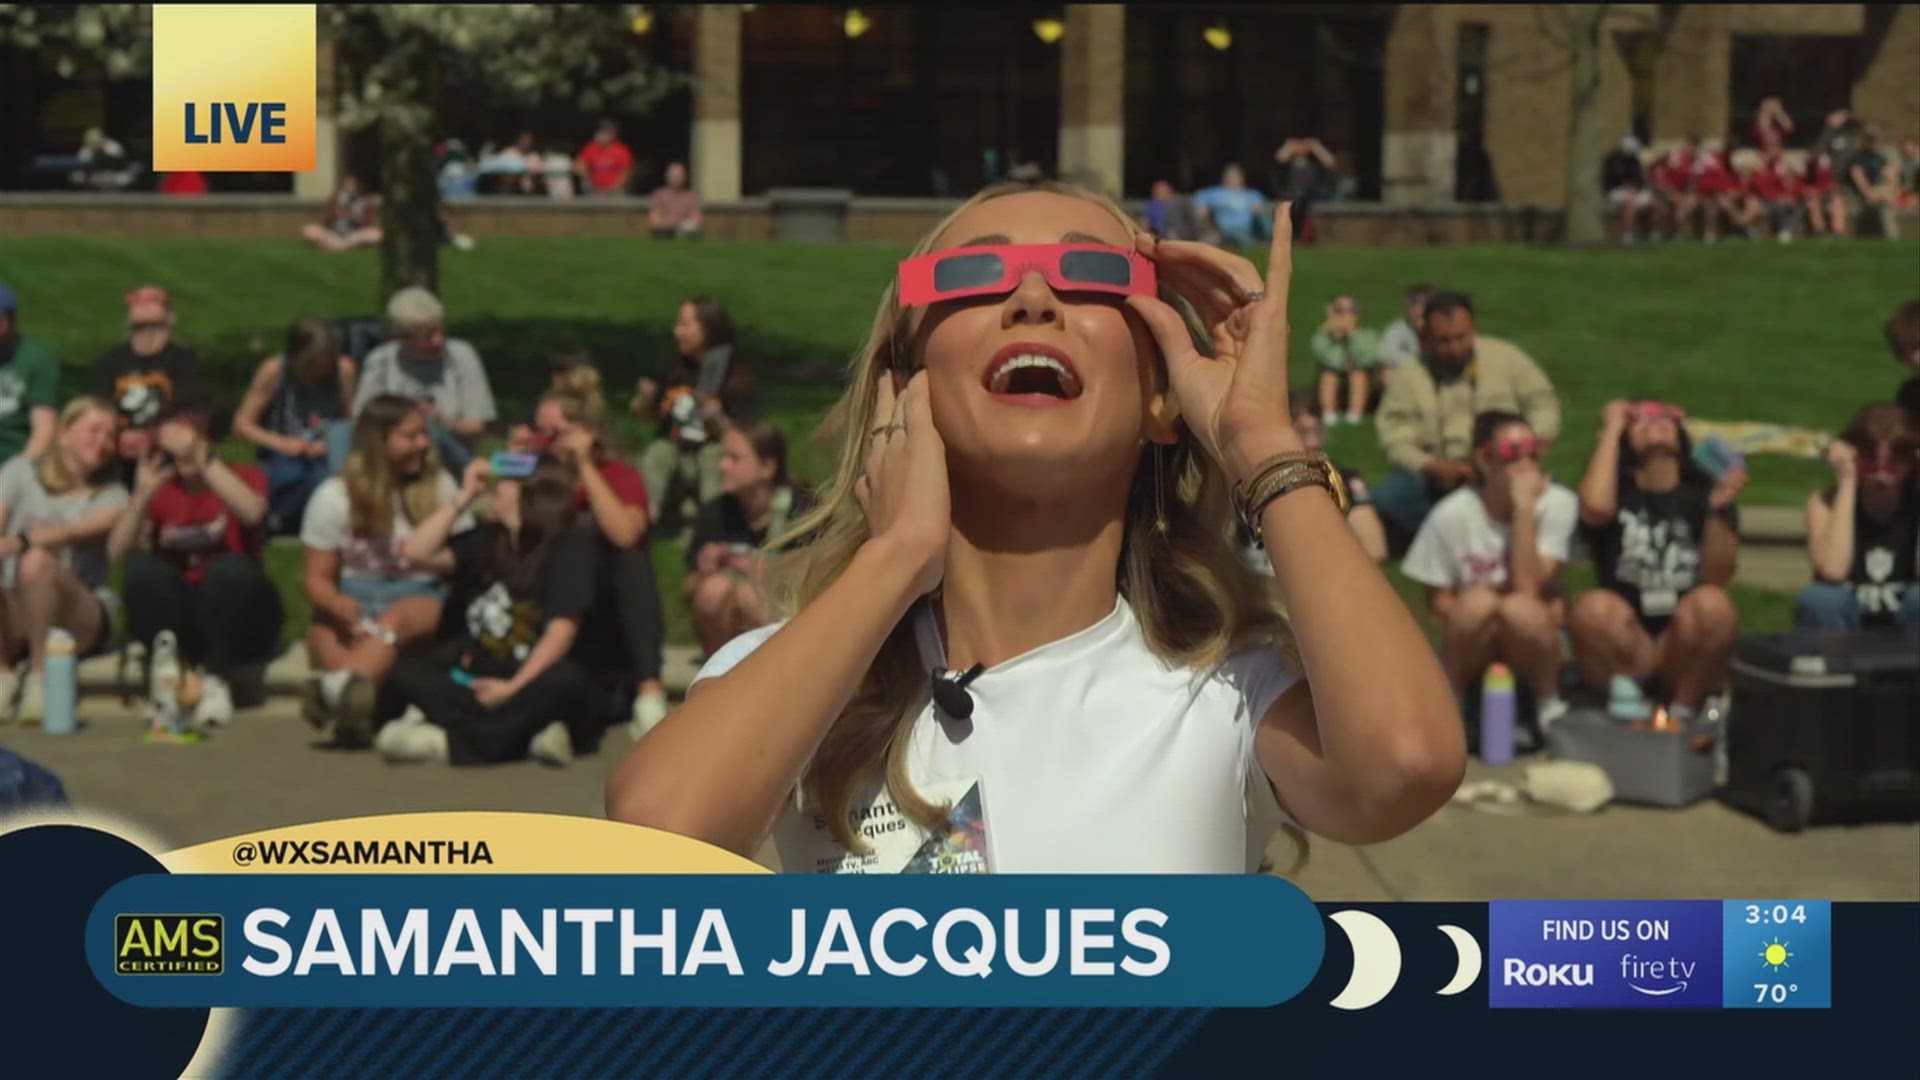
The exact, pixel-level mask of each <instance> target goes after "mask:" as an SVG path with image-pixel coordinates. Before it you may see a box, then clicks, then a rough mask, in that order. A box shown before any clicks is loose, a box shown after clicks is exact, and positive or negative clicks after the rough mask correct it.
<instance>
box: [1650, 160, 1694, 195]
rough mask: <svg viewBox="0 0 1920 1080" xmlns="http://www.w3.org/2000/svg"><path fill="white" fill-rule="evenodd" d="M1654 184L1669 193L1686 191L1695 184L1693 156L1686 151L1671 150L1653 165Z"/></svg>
mask: <svg viewBox="0 0 1920 1080" xmlns="http://www.w3.org/2000/svg"><path fill="white" fill-rule="evenodd" d="M1653 182H1654V183H1655V184H1658V185H1660V186H1661V187H1663V188H1665V189H1667V190H1668V191H1673V192H1681V191H1685V190H1687V189H1688V187H1690V186H1691V185H1692V183H1693V155H1692V154H1690V153H1688V152H1687V151H1686V150H1684V149H1674V150H1669V151H1667V152H1666V153H1665V154H1663V155H1661V157H1660V159H1659V160H1658V161H1655V162H1654V163H1653Z"/></svg>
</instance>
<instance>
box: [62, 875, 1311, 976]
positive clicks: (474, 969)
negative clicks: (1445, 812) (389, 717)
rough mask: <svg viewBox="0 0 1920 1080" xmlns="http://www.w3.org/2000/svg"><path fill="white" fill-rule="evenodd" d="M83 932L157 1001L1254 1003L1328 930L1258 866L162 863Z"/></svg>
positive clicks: (120, 892) (1304, 964)
mask: <svg viewBox="0 0 1920 1080" xmlns="http://www.w3.org/2000/svg"><path fill="white" fill-rule="evenodd" d="M1116 897H1124V898H1125V903H1124V904H1123V905H1116V902H1115V898H1116ZM86 933H87V957H88V962H89V963H90V964H91V966H92V968H93V971H94V974H95V976H96V977H97V978H98V979H99V980H100V982H101V983H102V985H104V986H105V987H106V988H107V990H108V991H109V992H110V993H112V994H113V995H114V996H115V997H118V998H119V999H121V1000H122V1001H126V1002H128V1003H130V1004H135V1005H145V1006H159V1007H168V1006H402V1005H403V1006H473V1005H477V1006H485V1005H521V1006H526V1005H542V1006H564V1005H574V1006H595V1005H712V1006H778V1005H807V1006H821V1005H888V1006H903V1005H904V1006H912V1005H928V1006H932V1005H945V1006H978V1007H987V1006H1010V1005H1011V1006H1021V1005H1026V1006H1049V1005H1052V1006H1058V1005H1082V1006H1087V1005H1094V1006H1098V1005H1106V1006H1149V1005H1150V1006H1252V1007H1260V1006H1270V1005H1277V1004H1279V1003H1281V1002H1284V1001H1286V1000H1288V999H1289V998H1291V997H1293V996H1294V995H1295V994H1297V993H1299V992H1300V991H1301V990H1302V989H1303V988H1304V987H1306V985H1307V984H1308V983H1309V982H1310V981H1312V979H1313V977H1314V973H1315V972H1316V971H1317V970H1318V969H1319V967H1320V961H1321V956H1322V954H1323V952H1324V951H1325V947H1326V942H1325V934H1324V930H1323V927H1322V922H1321V917H1320V913H1319V911H1318V910H1317V909H1316V908H1315V907H1314V905H1313V903H1312V901H1310V900H1309V899H1308V898H1307V896H1306V895H1305V894H1304V893H1302V892H1301V891H1300V890H1299V889H1298V888H1296V887H1294V886H1293V885H1291V884H1289V883H1287V882H1285V881H1282V880H1280V879H1278V878H1272V877H1260V876H1218V877H1212V876H1208V877H1133V876H1129V877H1127V878H1124V879H1118V880H1116V879H1114V878H1109V877H1079V876H1075V877H1052V876H1046V877H1042V876H1024V875H1022V876H1004V877H972V878H966V879H962V878H957V877H894V878H875V879H868V878H832V877H787V876H782V877H749V876H740V875H689V876H672V877H666V876H654V877H638V876H624V875H622V876H615V875H594V874H581V875H537V876H536V875H511V874H504V875H488V876H484V877H482V876H474V877H455V876H447V875H391V874H387V875H364V876H362V875H341V874H328V875H273V876H259V875H240V874H232V875H198V874H196V875H160V874H153V875H142V876H138V877H133V878H129V879H127V880H125V881H122V882H120V883H119V884H117V885H115V886H114V887H112V888H111V889H109V890H108V891H107V892H106V894H105V895H104V896H102V897H101V899H100V902H99V903H98V904H97V905H95V907H94V909H93V913H92V915H91V917H90V918H89V920H88V923H87V932H86Z"/></svg>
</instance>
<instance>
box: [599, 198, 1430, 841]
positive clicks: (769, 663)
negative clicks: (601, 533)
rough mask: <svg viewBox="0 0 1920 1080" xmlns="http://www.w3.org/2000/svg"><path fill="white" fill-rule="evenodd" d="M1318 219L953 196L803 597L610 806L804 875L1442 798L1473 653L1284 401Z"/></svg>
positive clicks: (783, 596)
mask: <svg viewBox="0 0 1920 1080" xmlns="http://www.w3.org/2000/svg"><path fill="white" fill-rule="evenodd" d="M1291 235H1292V229H1291V228H1290V223H1289V222H1288V221H1287V219H1286V209H1285V208H1284V207H1283V208H1282V210H1281V225H1280V227H1277V228H1275V229H1274V241H1273V249H1272V256H1271V259H1270V261H1269V264H1268V270H1267V272H1266V274H1265V275H1262V273H1261V271H1260V270H1259V269H1258V268H1257V267H1255V266H1254V264H1253V263H1252V262H1250V261H1248V260H1247V259H1245V258H1243V257H1241V256H1238V255H1235V254H1233V253H1231V252H1227V251H1224V250H1221V249H1217V248H1212V247H1209V246H1207V245H1203V244H1197V243H1188V242H1179V241H1156V240H1155V239H1153V238H1152V237H1151V236H1149V235H1147V234H1145V233H1144V232H1142V231H1141V230H1140V229H1139V227H1138V226H1137V225H1136V224H1135V223H1134V222H1133V220H1132V219H1131V218H1130V217H1129V216H1128V214H1127V213H1126V212H1125V211H1124V210H1123V209H1121V208H1120V207H1119V206H1117V205H1115V204H1114V203H1113V202H1112V200H1110V199H1107V198H1105V197H1103V196H1100V195H1098V194H1096V193H1093V192H1089V191H1087V190H1085V189H1082V188H1078V187H1074V186H1071V185H1067V184H1060V183H1052V182H1045V181H1041V182H1028V181H1016V182H1011V183H1006V184H999V185H995V186H993V187H990V188H987V189H986V190H984V191H982V192H980V193H979V194H977V195H975V196H974V197H973V198H971V199H969V200H968V201H967V202H965V203H964V204H963V205H962V206H960V207H959V208H958V209H956V210H955V211H954V212H953V213H951V214H949V215H948V216H947V218H946V219H945V220H944V221H942V222H941V223H940V224H939V226H937V227H936V228H935V229H934V230H933V231H932V232H931V233H929V234H928V235H927V236H926V237H925V238H924V239H922V240H921V242H920V243H919V244H918V245H916V246H915V248H914V249H913V252H912V254H911V255H910V256H909V257H908V258H907V259H906V260H905V261H903V262H902V263H901V264H900V266H899V268H898V274H897V276H896V278H895V279H894V282H893V283H892V284H891V285H890V286H889V287H888V288H887V289H886V290H885V292H884V294H883V296H882V300H881V306H880V310H879V312H878V313H877V315H876V317H875V319H874V320H873V323H872V331H871V334H870V336H869V337H868V339H867V342H866V344H865V346H864V347H863V348H862V349H861V350H860V352H859V354H858V357H857V359H856V361H855V363H854V365H853V367H852V370H851V373H850V376H851V377H850V379H849V381H848V387H847V390H846V393H845V395H844V396H843V397H842V398H841V400H840V402H839V404H838V405H837V406H836V407H835V408H834V410H833V412H832V413H831V414H830V415H831V420H830V425H831V426H830V428H829V430H830V431H833V432H835V433H837V434H838V435H839V436H840V439H841V448H840V453H839V456H838V461H839V466H838V469H837V471H836V473H835V474H834V476H833V477H832V479H831V480H830V481H829V482H828V483H827V485H826V486H825V487H824V488H823V489H822V494H821V496H820V502H819V504H818V505H817V506H816V507H815V509H814V510H812V511H811V512H809V513H807V514H804V515H802V516H801V517H800V518H799V519H798V520H796V521H794V522H793V523H792V524H791V525H790V526H789V528H788V530H787V531H788V534H789V535H792V536H809V537H811V539H810V540H809V541H808V542H807V543H805V544H802V545H798V546H796V547H795V548H794V549H793V551H792V552H791V553H790V555H783V556H781V557H779V558H778V559H777V560H776V561H775V563H774V579H775V587H774V589H773V590H772V595H773V596H774V597H775V598H777V599H776V604H777V607H776V611H777V612H778V613H780V614H781V615H783V616H785V617H784V618H780V619H778V620H777V621H776V622H774V623H771V624H769V625H768V626H765V627H762V628H760V629H758V630H755V631H753V632H751V633H749V634H746V635H743V636H741V637H739V638H736V639H734V640H733V641H732V642H729V643H728V644H727V645H726V646H725V647H723V648H722V649H721V650H720V651H719V652H717V653H715V654H714V655H713V656H711V657H709V658H708V660H707V662H706V664H705V665H704V666H703V667H702V669H701V671H700V673H699V675H698V676H697V678H696V680H695V682H694V683H693V686H692V688H691V689H690V690H689V691H688V692H687V697H686V700H685V702H684V703H683V704H682V705H681V706H680V707H679V708H678V709H677V710H675V711H674V712H672V713H669V714H668V716H667V718H666V720H665V721H663V722H662V723H661V724H660V726H659V727H657V728H655V729H654V730H653V731H652V732H650V733H649V734H648V735H647V736H646V738H644V739H642V740H641V741H640V742H639V743H638V744H637V745H636V746H635V747H634V749H633V751H632V752H631V753H630V754H629V755H628V756H627V758H626V760H625V761H623V762H621V764H620V766H619V768H618V769H616V770H615V771H614V773H613V775H612V777H611V778H610V780H609V783H608V791H607V811H608V814H609V816H610V817H612V818H614V819H615V820H618V821H625V822H631V823H635V824H641V825H649V826H652V827H655V828H660V829H666V830H668V831H671V832H675V833H680V834H683V835H687V836H692V837H695V838H698V839H700V840H703V841H705V842H708V843H712V844H716V845H719V846H722V847H725V848H727V849H728V850H731V851H734V852H737V853H742V854H744V855H746V856H748V857H751V856H752V855H754V854H755V853H756V852H757V851H758V850H759V848H760V846H761V844H762V842H763V841H765V840H766V839H768V838H769V837H772V838H773V839H774V841H775V843H776V845H777V846H778V848H779V852H780V862H781V865H782V866H783V867H784V868H785V869H786V870H787V871H789V872H803V873H804V872H821V873H850V872H867V873H896V872H924V871H928V870H931V869H935V868H936V867H934V866H933V865H931V864H930V861H929V859H930V858H931V856H930V855H928V854H925V853H931V852H936V851H937V852H940V853H942V854H941V855H940V857H939V862H940V866H939V867H938V868H941V869H960V870H967V871H991V872H1010V873H1022V872H1053V873H1073V872H1082V873H1085V872H1129V871H1131V872H1148V873H1248V872H1253V871H1255V870H1256V869H1257V868H1259V866H1260V865H1261V864H1262V861H1263V855H1264V853H1265V851H1266V848H1267V845H1268V842H1269V840H1271V839H1272V838H1273V837H1274V834H1275V832H1276V830H1278V829H1279V828H1281V827H1296V829H1304V830H1306V831H1308V832H1311V833H1316V834H1319V835H1322V836H1327V837H1330V838H1334V839H1337V840H1340V841H1342V842H1347V843H1372V842H1377V841H1381V840H1385V839H1387V838H1389V837H1392V836H1397V835H1399V834H1401V833H1403V832H1405V831H1406V830H1408V829H1411V828H1413V827H1414V826H1415V825H1416V824H1418V823H1419V822H1421V821H1423V820H1425V819H1426V818H1427V817H1428V816H1429V815H1430V814H1432V813H1434V812H1435V811H1436V810H1437V809H1439V807H1440V806H1441V805H1443V804H1444V803H1445V802H1446V801H1447V799H1448V798H1449V797H1450V796H1451V795H1452V793H1453V791H1454V790H1455V788H1456V787H1457V786H1458V783H1459V780H1460V777H1461V775H1462V772H1463V770H1464V768H1465V741H1464V735H1463V732H1462V729H1461V725H1460V719H1459V713H1458V709H1457V706H1456V704H1455V702H1454V699H1453V695H1452V694H1451V693H1449V692H1448V690H1447V682H1446V676H1445V673H1444V672H1443V671H1442V670H1441V668H1440V665H1439V663H1438V661H1437V660H1436V659H1435V657H1434V655H1433V649H1432V646H1431V645H1429V644H1428V643H1427V640H1426V637H1425V635H1424V634H1423V633H1422V632H1421V629H1420V626H1419V624H1418V622H1416V621H1415V620H1414V618H1413V616H1412V615H1411V614H1410V613H1409V612H1408V611H1407V608H1406V605H1405V604H1404V603H1402V602H1401V601H1400V598H1399V596H1398V594H1396V593H1395V592H1394V589H1393V587H1392V585H1391V584H1390V583H1389V582H1388V581H1387V579H1386V577H1385V575H1383V574H1382V573H1381V572H1380V570H1379V569H1378V568H1377V567H1376V566H1375V565H1374V563H1373V561H1372V560H1371V559H1369V558H1368V557H1367V555H1366V553H1365V552H1364V551H1362V550H1361V549H1360V545H1359V544H1358V543H1357V542H1356V541H1355V540H1354V539H1353V533H1352V531H1351V530H1350V529H1348V528H1347V525H1346V522H1345V520H1344V518H1343V513H1342V511H1343V495H1342V492H1341V490H1340V483H1339V478H1338V474H1337V473H1335V472H1334V471H1333V470H1332V468H1331V467H1330V466H1329V465H1328V464H1327V463H1326V461H1325V460H1324V458H1321V457H1319V456H1316V455H1312V454H1308V453H1305V452H1304V451H1303V450H1302V448H1301V446H1300V442H1299V438H1298V436H1297V435H1296V434H1295V433H1294V432H1293V430H1292V428H1291V425H1290V424H1289V423H1288V415H1289V410H1288V401H1287V385H1288V379H1287V338H1288V331H1287V325H1286V311H1287V298H1288V290H1289V284H1290V280H1291V256H1292V251H1291ZM1176 304H1180V305H1183V306H1184V307H1185V309H1186V310H1185V312H1184V313H1183V311H1182V310H1181V309H1180V308H1177V307H1175V306H1174V305H1176ZM1230 507H1237V508H1238V510H1239V512H1240V513H1241V514H1242V515H1243V516H1244V517H1245V518H1246V519H1247V520H1249V521H1251V522H1255V523H1256V527H1257V528H1258V529H1259V530H1260V532H1261V534H1262V536H1263V538H1264V540H1265V543H1266V546H1267V549H1268V551H1269V553H1270V554H1271V558H1272V563H1273V569H1274V575H1275V576H1274V588H1273V590H1272V591H1271V592H1270V591H1269V590H1268V589H1267V588H1266V587H1265V586H1264V583H1263V582H1262V581H1261V580H1260V578H1259V577H1258V576H1257V575H1255V574H1254V572H1253V571H1252V570H1251V569H1250V568H1249V567H1248V566H1247V565H1246V564H1245V563H1244V562H1243V561H1242V560H1241V557H1240V554H1239V552H1238V551H1237V550H1236V547H1235V545H1234V543H1233V541H1232V539H1231V532H1232V529H1231V525H1230V522H1229V517H1228V515H1229V512H1230V510H1229V508H1230ZM780 541H781V538H778V537H776V538H773V539H772V541H771V542H772V543H773V544H774V545H775V546H778V545H779V544H780ZM1276 595H1277V596H1278V598H1279V602H1281V603H1284V605H1285V610H1286V611H1287V613H1288V617H1283V616H1282V615H1281V613H1280V608H1279V607H1278V606H1277V603H1276V601H1275V600H1274V599H1273V597H1275V596H1276ZM1289 617H1290V621H1289ZM1383 670H1384V671H1391V672H1393V673H1394V677H1393V678H1390V679H1389V678H1381V677H1380V673H1381V672H1382V671H1383ZM959 673H964V674H959ZM936 690H937V692H938V697H937V698H936V697H935V692H936ZM1295 835H1296V838H1297V837H1298V832H1297V831H1296V834H1295Z"/></svg>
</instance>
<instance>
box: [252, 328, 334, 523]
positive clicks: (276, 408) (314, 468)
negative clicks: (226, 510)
mask: <svg viewBox="0 0 1920 1080" xmlns="http://www.w3.org/2000/svg"><path fill="white" fill-rule="evenodd" d="M355 376H356V369H355V367H354V363H353V358H352V357H350V356H348V355H346V353H345V352H344V351H343V350H342V349H341V348H340V340H339V338H338V337H337V336H336V335H335V334H334V332H333V327H331V326H329V325H327V323H326V321H325V320H324V319H315V318H303V319H296V320H294V323H293V325H292V326H289V327H288V328H287V341H286V348H284V349H282V350H280V354H279V355H278V356H269V357H267V358H266V359H265V360H262V361H261V362H260V366H259V367H258V368H255V369H254V372H253V381H252V382H251V383H249V384H247V392H246V396H244V397H242V398H241V399H240V408H239V409H238V410H237V411H236V412H235V413H234V416H233V432H234V434H236V435H238V436H240V437H241V438H242V439H245V440H246V441H247V442H250V443H252V444H253V445H254V446H255V447H257V448H258V453H259V458H260V460H261V462H262V463H263V464H264V465H265V466H266V473H267V531H268V532H269V533H270V534H271V535H274V536H284V535H288V534H291V533H295V532H298V531H299V529H300V518H301V517H302V515H304V514H305V513H306V511H307V500H308V499H310V498H312V497H313V489H314V488H317V487H319V486H320V482H321V481H322V480H325V479H326V478H327V477H328V476H329V475H331V471H330V469H329V467H328V462H327V427H328V425H330V424H335V423H341V422H344V421H345V419H346V417H347V416H348V415H349V414H350V413H352V411H353V388H354V379H355Z"/></svg>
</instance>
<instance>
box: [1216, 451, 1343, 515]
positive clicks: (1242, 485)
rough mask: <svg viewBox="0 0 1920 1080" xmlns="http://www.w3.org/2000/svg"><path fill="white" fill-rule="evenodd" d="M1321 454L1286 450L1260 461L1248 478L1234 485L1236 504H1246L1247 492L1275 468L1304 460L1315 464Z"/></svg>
mask: <svg viewBox="0 0 1920 1080" xmlns="http://www.w3.org/2000/svg"><path fill="white" fill-rule="evenodd" d="M1321 456H1322V455H1319V454H1314V453H1311V452H1309V451H1306V450H1285V451H1282V452H1280V453H1278V454H1275V455H1273V456H1272V457H1269V458H1267V459H1266V460H1264V461H1262V462H1260V463H1259V464H1258V465H1255V466H1254V467H1253V469H1252V470H1251V471H1249V472H1248V473H1247V478H1246V479H1244V480H1242V481H1240V482H1239V483H1238V484H1235V485H1234V488H1233V501H1234V504H1235V505H1236V506H1245V505H1246V501H1247V494H1248V493H1249V492H1251V491H1252V490H1253V489H1254V486H1255V485H1257V484H1258V483H1260V481H1261V480H1262V479H1264V478H1265V477H1266V475H1267V474H1268V473H1270V472H1272V471H1273V470H1275V469H1281V468H1285V467H1286V466H1288V465H1294V464H1298V463H1302V462H1305V463H1307V464H1313V463H1315V462H1316V461H1317V460H1318V459H1319V458H1320V457H1321Z"/></svg>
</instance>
